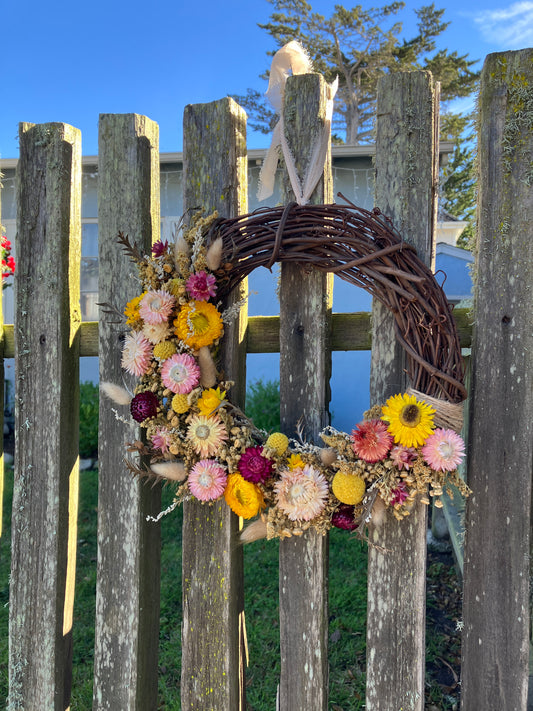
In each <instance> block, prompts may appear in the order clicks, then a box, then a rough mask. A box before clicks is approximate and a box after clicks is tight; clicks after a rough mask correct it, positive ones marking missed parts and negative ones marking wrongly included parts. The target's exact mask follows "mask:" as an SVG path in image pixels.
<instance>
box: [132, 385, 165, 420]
mask: <svg viewBox="0 0 533 711" xmlns="http://www.w3.org/2000/svg"><path fill="white" fill-rule="evenodd" d="M158 404H159V401H158V399H157V397H156V396H155V395H154V393H153V392H152V391H151V390H144V391H143V392H142V393H137V395H135V397H134V398H133V400H132V401H131V403H130V410H131V416H132V417H133V419H134V420H135V421H136V422H143V421H144V420H146V418H147V417H155V415H157V406H158Z"/></svg>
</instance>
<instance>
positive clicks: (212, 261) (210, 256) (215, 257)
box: [205, 237, 223, 272]
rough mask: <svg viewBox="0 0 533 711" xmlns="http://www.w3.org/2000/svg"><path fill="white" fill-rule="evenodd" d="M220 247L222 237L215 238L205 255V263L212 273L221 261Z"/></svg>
mask: <svg viewBox="0 0 533 711" xmlns="http://www.w3.org/2000/svg"><path fill="white" fill-rule="evenodd" d="M222 245H223V243H222V237H217V238H216V240H215V241H214V242H213V244H212V245H211V246H210V247H209V249H208V250H207V254H206V255H205V262H206V264H207V266H208V267H209V269H210V270H211V271H212V272H216V270H217V269H218V268H219V267H220V262H221V261H222Z"/></svg>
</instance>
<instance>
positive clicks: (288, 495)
mask: <svg viewBox="0 0 533 711" xmlns="http://www.w3.org/2000/svg"><path fill="white" fill-rule="evenodd" d="M274 491H275V492H276V498H277V503H278V506H279V507H280V509H281V510H282V511H284V512H285V513H286V514H287V516H288V517H289V518H290V519H291V521H310V520H311V519H313V518H315V517H316V516H318V514H319V513H321V512H322V510H323V509H324V506H325V505H326V501H327V498H328V493H329V488H328V482H327V480H326V478H325V476H324V475H323V474H321V473H320V472H319V471H318V470H317V469H314V468H313V467H312V466H310V465H309V464H306V465H305V466H304V467H303V468H300V467H298V468H296V469H284V470H283V471H282V472H281V477H280V480H279V481H278V482H277V483H276V484H275V486H274Z"/></svg>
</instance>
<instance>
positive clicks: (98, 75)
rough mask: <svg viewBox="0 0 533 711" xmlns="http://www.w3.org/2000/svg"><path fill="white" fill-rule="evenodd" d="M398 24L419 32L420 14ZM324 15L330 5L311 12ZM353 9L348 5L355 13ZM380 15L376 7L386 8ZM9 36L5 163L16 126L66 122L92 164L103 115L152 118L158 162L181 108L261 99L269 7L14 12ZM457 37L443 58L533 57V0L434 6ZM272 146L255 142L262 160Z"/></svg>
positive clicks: (60, 5)
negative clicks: (523, 51)
mask: <svg viewBox="0 0 533 711" xmlns="http://www.w3.org/2000/svg"><path fill="white" fill-rule="evenodd" d="M428 2H429V0H421V1H420V2H410V1H408V2H407V3H406V5H407V7H406V9H405V10H404V11H403V12H402V13H401V15H400V17H399V19H401V20H402V21H403V22H404V36H411V35H412V34H414V30H415V21H416V18H415V15H414V12H413V9H414V8H418V7H420V6H421V5H423V4H425V3H426V4H427V3H428ZM311 4H312V5H313V8H314V9H315V10H316V11H318V12H321V13H322V14H325V15H329V14H330V13H331V11H332V10H333V7H334V4H335V3H334V0H314V2H312V3H311ZM352 4H355V3H349V2H347V3H345V5H346V6H347V7H351V6H352ZM381 4H384V3H380V2H375V1H374V2H372V3H369V6H370V5H374V6H379V5H381ZM1 5H2V7H1V8H0V27H2V73H1V82H0V86H1V88H2V110H1V114H0V116H1V118H0V157H2V158H15V157H17V156H18V139H17V133H18V123H19V122H20V121H29V122H32V123H43V122H48V121H62V122H66V123H70V124H72V125H74V126H76V127H77V128H79V129H81V131H82V151H83V153H84V154H85V155H92V154H95V153H97V144H98V115H99V113H129V112H136V113H140V114H145V115H147V116H149V117H150V118H151V119H153V120H155V121H157V123H158V124H159V127H160V150H161V151H162V152H170V151H180V150H181V148H182V116H183V108H184V107H185V106H186V105H187V104H189V103H198V102H200V103H202V102H208V101H213V100H215V99H219V98H221V97H223V96H225V95H227V94H231V93H245V91H246V89H247V88H248V87H254V88H257V89H259V90H263V89H266V86H264V82H262V81H261V80H260V79H259V78H258V76H259V74H260V73H261V72H262V71H264V69H265V68H266V67H267V66H268V59H267V57H266V52H267V50H269V49H272V43H271V40H270V37H269V36H268V35H267V34H266V32H264V31H263V30H260V29H259V28H258V27H257V23H258V22H265V21H267V20H268V17H269V15H270V12H271V10H272V6H271V5H270V4H269V3H268V2H267V1H266V0H224V1H223V0H203V2H194V1H191V0H187V2H184V1H183V0H154V1H153V2H152V3H151V4H150V3H139V2H137V1H136V0H130V1H129V2H127V3H126V2H122V1H119V2H116V1H114V0H106V2H103V1H102V0H92V2H91V3H79V2H76V1H75V2H72V0H69V2H54V0H51V2H42V0H39V1H37V0H27V1H26V2H21V3H17V2H8V1H7V0H4V2H3V3H1ZM436 6H437V7H443V6H445V7H446V13H445V19H446V20H448V21H450V22H451V26H450V27H449V28H448V30H447V31H446V33H445V35H444V36H443V37H442V42H441V46H443V47H447V48H448V49H449V50H456V51H458V52H459V53H460V54H465V53H467V54H469V55H470V57H471V58H472V59H478V60H480V64H481V62H482V60H483V59H484V58H485V56H486V55H487V54H489V53H491V52H497V51H503V50H507V49H519V48H522V47H527V46H532V45H533V0H523V1H519V2H513V3H505V2H504V0H484V2H483V3H475V2H470V3H465V2H464V0H447V2H438V0H437V1H436ZM268 140H269V139H268V137H265V136H262V135H254V134H249V141H248V143H249V146H250V147H251V148H260V147H263V146H266V145H267V144H268Z"/></svg>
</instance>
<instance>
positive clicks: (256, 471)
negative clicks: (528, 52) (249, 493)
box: [239, 446, 273, 484]
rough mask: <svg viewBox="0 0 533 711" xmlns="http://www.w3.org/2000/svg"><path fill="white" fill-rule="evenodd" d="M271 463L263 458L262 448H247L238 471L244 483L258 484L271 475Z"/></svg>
mask: <svg viewBox="0 0 533 711" xmlns="http://www.w3.org/2000/svg"><path fill="white" fill-rule="evenodd" d="M272 467H273V463H272V461H271V460H270V459H267V457H264V456H263V447H261V446H258V447H248V449H246V450H245V452H244V454H243V455H242V456H241V459H240V461H239V471H240V473H241V475H242V476H243V478H244V479H246V481H251V482H253V483H254V484H258V483H259V482H261V481H265V480H266V479H268V477H269V476H270V475H271V473H272Z"/></svg>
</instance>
